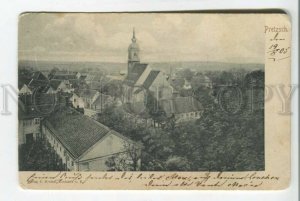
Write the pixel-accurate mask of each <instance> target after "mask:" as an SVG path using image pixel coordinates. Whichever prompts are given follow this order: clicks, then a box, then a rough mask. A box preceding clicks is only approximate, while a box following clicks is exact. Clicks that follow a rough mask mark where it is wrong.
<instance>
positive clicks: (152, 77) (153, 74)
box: [143, 70, 160, 89]
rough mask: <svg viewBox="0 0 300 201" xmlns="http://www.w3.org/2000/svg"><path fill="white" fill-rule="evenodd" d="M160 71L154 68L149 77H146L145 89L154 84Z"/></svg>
mask: <svg viewBox="0 0 300 201" xmlns="http://www.w3.org/2000/svg"><path fill="white" fill-rule="evenodd" d="M159 73H160V71H157V70H152V71H151V72H150V73H149V75H148V77H147V78H146V80H145V82H144V83H143V86H144V88H145V89H149V87H150V86H151V85H152V83H153V81H154V80H155V79H156V77H157V76H158V74H159Z"/></svg>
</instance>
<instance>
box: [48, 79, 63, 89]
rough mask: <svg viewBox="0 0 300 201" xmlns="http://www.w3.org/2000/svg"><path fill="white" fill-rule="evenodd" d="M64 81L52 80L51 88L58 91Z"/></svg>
mask: <svg viewBox="0 0 300 201" xmlns="http://www.w3.org/2000/svg"><path fill="white" fill-rule="evenodd" d="M62 82H63V81H61V80H55V79H52V80H50V86H51V87H52V89H54V90H57V88H58V86H59V85H60V83H62Z"/></svg>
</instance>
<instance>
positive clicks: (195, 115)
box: [175, 111, 201, 123]
mask: <svg viewBox="0 0 300 201" xmlns="http://www.w3.org/2000/svg"><path fill="white" fill-rule="evenodd" d="M200 117H201V111H195V112H188V113H180V114H175V119H176V122H177V123H179V122H184V121H191V120H196V119H199V118H200Z"/></svg>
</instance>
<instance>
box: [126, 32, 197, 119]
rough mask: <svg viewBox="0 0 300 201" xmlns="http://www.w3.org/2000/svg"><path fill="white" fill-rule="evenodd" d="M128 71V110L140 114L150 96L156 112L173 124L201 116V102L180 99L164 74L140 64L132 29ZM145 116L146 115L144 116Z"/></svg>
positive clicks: (138, 49)
mask: <svg viewBox="0 0 300 201" xmlns="http://www.w3.org/2000/svg"><path fill="white" fill-rule="evenodd" d="M127 68H128V70H127V71H128V72H127V77H126V78H125V80H124V84H123V87H124V88H123V91H124V94H123V95H124V97H123V102H124V103H125V105H129V106H130V110H131V111H134V112H138V113H139V114H140V115H144V116H145V114H144V113H143V111H144V109H145V106H146V103H147V101H149V100H150V99H149V98H150V96H152V97H153V98H154V99H155V100H156V105H157V109H158V110H161V111H163V112H164V113H165V114H166V116H167V117H168V118H172V117H174V118H175V122H184V121H191V120H195V119H198V118H200V117H201V114H202V111H203V108H202V105H201V103H200V102H199V101H198V100H196V99H195V98H194V97H192V96H187V97H181V96H178V92H177V91H174V89H173V87H172V85H171V84H170V82H169V81H168V79H167V77H168V76H167V75H166V74H165V73H164V72H162V71H160V70H154V69H152V68H151V64H147V63H141V62H140V48H139V45H138V43H137V39H136V36H135V31H134V30H133V34H132V39H131V44H130V45H129V47H128V67H127ZM146 116H147V115H146Z"/></svg>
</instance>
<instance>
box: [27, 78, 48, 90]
mask: <svg viewBox="0 0 300 201" xmlns="http://www.w3.org/2000/svg"><path fill="white" fill-rule="evenodd" d="M48 83H49V81H48V80H36V79H32V80H31V81H30V82H29V84H28V87H29V88H31V89H36V88H39V87H41V88H43V87H46V86H47V85H48Z"/></svg>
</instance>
